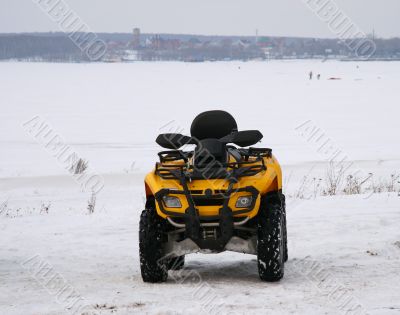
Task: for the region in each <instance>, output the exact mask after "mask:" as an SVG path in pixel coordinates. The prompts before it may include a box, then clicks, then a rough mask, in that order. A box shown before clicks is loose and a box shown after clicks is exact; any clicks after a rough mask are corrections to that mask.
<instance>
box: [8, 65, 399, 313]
mask: <svg viewBox="0 0 400 315" xmlns="http://www.w3.org/2000/svg"><path fill="white" fill-rule="evenodd" d="M310 70H313V71H314V73H315V74H316V73H321V76H322V78H321V80H320V81H317V80H312V81H310V80H308V79H307V74H308V72H309V71H310ZM0 74H1V75H0V100H1V102H0V117H1V124H0V145H1V155H0V230H1V237H0V279H1V280H0V313H1V314H49V315H50V314H64V313H65V314H69V313H71V311H73V310H74V308H73V307H72V308H71V309H70V310H67V309H66V308H67V307H68V304H71V303H72V302H71V301H75V300H73V299H65V298H63V294H62V293H63V292H61V293H60V292H59V291H60V290H61V291H62V289H63V288H65V287H68V288H73V289H74V290H75V291H74V295H75V296H76V297H78V298H81V300H79V301H83V302H82V303H83V304H88V305H89V308H90V309H91V310H90V311H89V314H92V313H93V314H95V313H98V314H132V313H146V312H147V313H156V314H165V313H169V314H180V313H192V314H198V313H239V314H242V313H249V314H260V313H282V314H288V313H293V314H296V313H304V314H325V313H326V314H338V313H341V312H342V313H346V311H347V312H349V310H350V309H351V308H353V309H355V310H356V311H355V312H353V314H362V313H369V314H395V313H398V312H399V311H400V291H399V285H398V284H399V283H400V228H399V222H400V220H399V219H400V198H399V196H398V193H397V192H394V193H382V194H374V195H372V196H370V197H368V196H367V195H353V196H335V197H322V196H317V197H316V198H309V199H308V200H299V199H290V200H289V206H288V233H289V256H290V257H289V261H288V263H287V264H286V270H285V271H286V272H285V277H284V279H283V280H282V281H281V282H279V283H274V284H269V283H262V282H260V281H259V279H258V275H257V268H256V263H255V260H254V259H255V258H254V257H252V256H249V255H241V254H236V253H223V254H218V255H203V254H193V255H191V256H189V257H188V259H187V268H186V269H185V270H184V272H182V273H179V272H173V273H170V280H169V281H168V282H167V283H165V284H154V285H152V284H144V283H143V282H142V280H141V277H140V270H139V261H138V220H139V214H140V210H141V209H142V208H143V187H142V186H143V177H144V175H145V173H146V172H147V171H149V170H150V169H151V167H152V166H153V165H154V162H155V161H156V152H157V150H158V148H157V146H156V145H155V143H154V139H155V137H156V136H157V134H158V133H160V132H168V131H172V130H174V131H181V130H183V131H182V132H183V133H185V132H186V133H187V132H188V130H189V128H190V123H191V119H193V117H194V116H195V115H196V114H198V113H199V112H201V111H204V110H208V109H225V110H228V111H230V112H231V113H232V114H233V115H234V116H235V117H236V119H237V121H238V124H239V128H240V129H260V130H261V131H262V132H263V134H264V139H263V142H262V145H263V146H268V147H272V148H273V150H274V153H275V155H276V156H277V157H278V159H279V161H280V162H281V164H282V167H283V171H284V174H285V178H286V179H285V182H286V183H287V185H286V187H285V190H286V193H287V194H288V195H292V194H296V192H297V191H298V190H299V185H300V186H301V183H302V178H303V176H306V175H307V176H308V177H310V178H312V177H313V176H314V177H323V176H324V173H325V171H326V167H327V160H328V156H329V154H327V153H326V152H325V151H323V150H322V151H321V150H319V151H318V144H321V143H318V142H315V141H314V140H315V139H314V140H313V141H307V139H308V138H307V136H305V135H304V128H303V127H299V126H304V124H311V125H312V126H314V127H317V128H319V129H320V130H321V133H320V135H323V137H322V139H324V140H326V139H329V144H330V145H331V146H332V147H333V148H334V149H337V150H339V151H340V152H341V154H342V156H346V159H347V160H348V161H354V162H355V164H354V166H353V168H354V169H355V170H362V172H363V173H369V172H371V173H373V174H374V177H375V178H376V179H378V178H379V177H381V176H382V177H384V178H389V176H390V174H394V173H396V172H397V174H399V172H400V146H399V142H398V135H399V131H400V125H399V114H400V110H399V108H398V104H399V101H400V94H399V91H398V84H399V82H400V63H398V62H390V63H389V62H387V63H385V62H365V63H353V62H346V63H342V62H320V61H287V62H283V61H281V62H269V63H267V62H247V63H242V62H226V63H168V62H164V63H132V64H44V63H0ZM330 77H339V78H341V80H328V78H330ZM36 116H39V117H40V119H42V120H41V121H45V122H46V123H47V124H49V125H50V126H51V127H52V132H51V135H57V136H59V137H60V139H61V138H62V141H63V142H62V143H63V144H65V145H68V147H69V148H70V149H71V150H73V151H74V152H76V153H77V154H78V155H79V156H82V157H83V158H85V159H87V160H89V165H90V168H91V169H92V170H93V172H95V174H99V175H100V176H102V178H103V180H104V189H103V190H102V191H101V192H100V193H99V194H98V196H97V200H96V205H95V212H94V214H91V215H88V209H87V207H88V201H89V199H90V198H91V194H90V193H88V192H87V191H82V187H81V186H80V183H79V182H77V181H76V180H74V179H73V178H72V176H71V175H69V173H68V171H67V170H66V169H65V164H63V163H62V162H61V161H60V159H57V158H55V157H54V156H53V155H52V154H51V152H49V150H48V148H47V149H46V148H44V143H45V142H44V140H49V139H48V138H47V139H46V137H45V135H43V134H42V135H40V137H36V138H35V137H33V136H32V134H30V133H29V132H28V129H27V128H26V124H25V126H24V123H26V122H27V121H29V120H31V119H32V118H33V117H36ZM312 190H313V189H312V188H311V190H310V191H311V192H312ZM311 195H312V193H311ZM311 195H309V196H308V197H310V196H311ZM47 212H48V213H47ZM41 266H42V267H43V268H42V269H40V268H39V270H41V272H39V273H37V271H38V267H41ZM52 279H53V281H51V280H52ZM54 279H59V280H58V281H54ZM60 279H62V280H60ZM65 294H66V293H65ZM65 294H64V295H65ZM75 309H76V308H75Z"/></svg>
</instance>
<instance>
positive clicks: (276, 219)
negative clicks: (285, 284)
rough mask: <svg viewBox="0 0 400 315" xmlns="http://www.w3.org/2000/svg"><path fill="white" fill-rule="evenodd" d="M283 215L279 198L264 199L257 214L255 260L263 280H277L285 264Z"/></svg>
mask: <svg viewBox="0 0 400 315" xmlns="http://www.w3.org/2000/svg"><path fill="white" fill-rule="evenodd" d="M284 225H285V217H284V210H283V207H282V204H281V202H280V200H275V199H273V198H268V199H264V200H263V201H262V203H261V207H260V212H259V216H258V226H257V229H258V240H257V262H258V273H259V276H260V278H261V280H263V281H271V282H272V281H279V280H280V279H282V277H283V274H284V265H285V231H284V229H285V227H284Z"/></svg>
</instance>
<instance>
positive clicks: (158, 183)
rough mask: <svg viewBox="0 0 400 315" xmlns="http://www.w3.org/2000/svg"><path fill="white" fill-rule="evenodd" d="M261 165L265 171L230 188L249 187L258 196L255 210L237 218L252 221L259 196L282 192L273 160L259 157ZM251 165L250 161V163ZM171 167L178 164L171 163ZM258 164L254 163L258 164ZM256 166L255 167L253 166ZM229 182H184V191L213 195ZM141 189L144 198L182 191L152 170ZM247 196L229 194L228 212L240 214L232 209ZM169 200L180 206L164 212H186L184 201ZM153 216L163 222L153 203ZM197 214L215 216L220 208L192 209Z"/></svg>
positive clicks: (243, 178)
mask: <svg viewBox="0 0 400 315" xmlns="http://www.w3.org/2000/svg"><path fill="white" fill-rule="evenodd" d="M263 159H264V163H265V166H266V170H264V171H261V172H259V173H258V174H256V175H253V176H246V177H241V178H240V179H239V181H238V183H237V184H235V185H234V189H235V188H236V189H237V188H241V187H246V186H253V187H255V188H256V189H257V190H258V191H259V192H260V194H259V195H258V198H257V200H256V203H255V206H254V208H253V210H251V212H248V213H246V214H238V215H236V216H237V217H249V218H253V217H255V216H256V215H257V213H258V209H259V206H260V200H261V197H262V196H263V195H265V194H266V193H268V192H272V191H278V190H281V189H282V171H281V167H280V165H279V163H278V161H277V160H276V158H275V157H274V156H272V157H263ZM249 161H251V158H250V160H249ZM173 163H174V164H175V165H176V164H178V163H176V161H175V162H173ZM259 163H261V162H257V164H259ZM255 164H256V163H255ZM228 185H229V182H228V180H226V179H200V180H199V179H196V180H193V181H191V182H190V181H188V188H189V189H190V190H202V191H205V190H206V189H211V190H212V191H213V193H214V192H215V191H218V190H226V189H227V188H228ZM145 189H146V196H147V197H150V196H154V195H155V194H156V193H157V192H158V191H160V190H161V189H176V190H182V186H181V185H180V183H179V180H176V179H163V178H161V177H160V176H157V175H156V174H155V172H154V170H153V171H152V172H151V173H149V174H147V176H146V178H145ZM246 195H249V193H248V192H237V193H232V195H231V198H230V200H229V207H230V208H231V209H232V211H233V212H235V210H241V209H242V208H236V206H235V204H236V201H237V198H238V197H240V196H246ZM170 196H175V197H178V198H179V199H180V202H181V204H182V207H181V208H168V207H165V210H168V211H173V212H180V213H184V212H185V210H186V209H187V208H188V206H189V205H188V203H187V200H186V197H185V196H184V195H180V194H176V195H174V194H172V193H171V194H170ZM156 208H157V213H158V215H160V216H161V217H163V218H167V217H168V215H166V214H164V213H163V212H161V210H160V208H159V205H158V203H157V202H156ZM196 208H197V209H198V211H199V215H200V216H215V215H218V214H219V209H220V208H221V206H196Z"/></svg>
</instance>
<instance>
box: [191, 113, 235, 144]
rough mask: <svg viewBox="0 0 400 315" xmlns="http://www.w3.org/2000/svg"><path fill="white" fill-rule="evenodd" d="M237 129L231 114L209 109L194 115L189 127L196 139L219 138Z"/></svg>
mask: <svg viewBox="0 0 400 315" xmlns="http://www.w3.org/2000/svg"><path fill="white" fill-rule="evenodd" d="M233 131H237V124H236V121H235V119H234V118H233V116H232V115H231V114H229V113H228V112H225V111H223V110H211V111H207V112H203V113H201V114H199V115H197V116H196V118H195V119H194V120H193V122H192V126H191V127H190V134H191V136H192V137H193V138H196V139H197V140H204V139H220V138H222V137H225V136H227V135H229V134H230V133H232V132H233Z"/></svg>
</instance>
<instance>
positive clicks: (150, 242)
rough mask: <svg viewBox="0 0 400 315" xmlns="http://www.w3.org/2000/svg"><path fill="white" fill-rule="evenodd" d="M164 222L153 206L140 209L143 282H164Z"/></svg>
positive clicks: (166, 271) (165, 269)
mask: <svg viewBox="0 0 400 315" xmlns="http://www.w3.org/2000/svg"><path fill="white" fill-rule="evenodd" d="M164 228H165V222H164V221H163V219H162V218H161V217H159V216H158V215H157V213H156V211H155V209H154V208H149V209H146V210H143V211H142V214H141V216H140V223H139V254H140V270H141V273H142V278H143V281H144V282H165V281H167V278H168V268H167V262H166V261H165V260H163V259H162V258H163V239H164Z"/></svg>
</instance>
